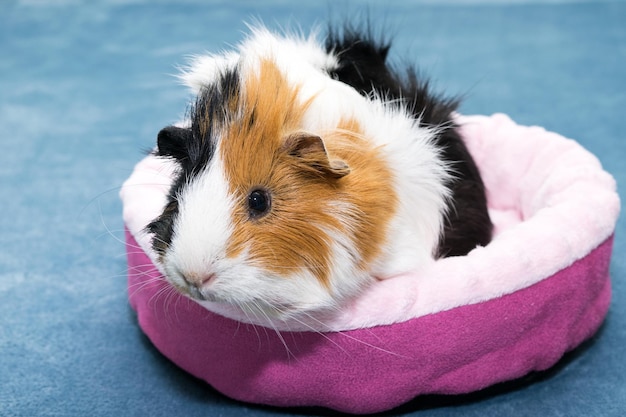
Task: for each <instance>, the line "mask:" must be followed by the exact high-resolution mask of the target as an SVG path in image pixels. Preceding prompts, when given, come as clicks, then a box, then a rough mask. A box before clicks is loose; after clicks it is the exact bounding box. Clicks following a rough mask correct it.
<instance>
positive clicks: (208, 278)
mask: <svg viewBox="0 0 626 417" xmlns="http://www.w3.org/2000/svg"><path fill="white" fill-rule="evenodd" d="M213 279H215V274H214V273H213V272H211V273H209V274H206V275H205V276H204V277H203V278H202V279H201V281H200V286H201V287H203V286H205V285H208V284H209V283H210V282H211V281H213Z"/></svg>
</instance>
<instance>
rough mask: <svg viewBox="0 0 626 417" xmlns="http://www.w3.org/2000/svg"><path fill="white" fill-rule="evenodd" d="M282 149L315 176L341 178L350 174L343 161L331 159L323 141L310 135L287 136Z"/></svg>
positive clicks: (294, 134) (301, 133) (304, 133)
mask: <svg viewBox="0 0 626 417" xmlns="http://www.w3.org/2000/svg"><path fill="white" fill-rule="evenodd" d="M283 149H284V150H285V151H286V152H288V153H289V155H290V156H292V157H294V158H297V160H298V164H299V165H300V166H302V167H303V169H305V170H307V171H310V172H312V173H315V174H323V175H328V176H330V177H332V178H336V179H338V178H342V177H344V176H346V175H348V174H349V173H350V167H349V166H348V164H346V163H345V162H344V161H342V160H339V159H331V158H330V157H329V155H328V151H327V150H326V146H325V145H324V140H323V139H322V138H321V137H319V136H317V135H314V134H312V133H308V132H296V133H292V134H290V135H288V136H287V137H286V138H285V141H284V142H283Z"/></svg>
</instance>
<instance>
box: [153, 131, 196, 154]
mask: <svg viewBox="0 0 626 417" xmlns="http://www.w3.org/2000/svg"><path fill="white" fill-rule="evenodd" d="M192 135H193V134H192V133H191V129H185V128H182V127H176V126H168V127H165V128H163V129H161V131H160V132H159V134H158V136H157V146H158V150H157V155H159V156H168V157H171V158H175V159H177V160H178V161H181V160H183V159H185V158H187V157H188V156H189V155H188V151H187V143H189V141H190V140H191V139H192Z"/></svg>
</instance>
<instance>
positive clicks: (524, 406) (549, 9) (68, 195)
mask: <svg viewBox="0 0 626 417" xmlns="http://www.w3.org/2000/svg"><path fill="white" fill-rule="evenodd" d="M84 3H85V4H81V2H79V1H71V0H65V1H62V0H59V1H53V0H48V1H44V0H30V1H19V2H18V1H3V2H2V3H1V4H0V53H1V57H0V128H1V131H2V133H1V136H0V145H1V151H0V196H1V197H0V198H1V200H0V207H1V208H2V216H0V248H1V250H0V415H1V416H111V415H114V416H127V415H129V416H146V415H151V416H177V415H185V416H235V415H236V416H268V415H275V414H277V415H283V416H291V415H294V416H296V415H303V414H307V415H317V414H323V411H322V410H279V409H274V408H267V407H259V406H254V405H249V404H242V403H238V402H235V401H232V400H229V399H227V398H225V397H223V396H221V395H220V394H218V393H216V392H215V391H214V390H212V389H211V388H209V387H207V386H206V385H204V384H203V383H201V382H199V381H197V380H195V379H193V378H192V377H190V376H188V375H187V374H185V373H184V372H182V371H180V370H179V369H178V368H176V367H175V366H174V365H173V364H171V363H170V362H169V361H167V360H166V359H164V358H163V357H162V356H161V355H160V354H159V353H158V352H157V351H156V350H155V349H154V348H153V347H152V346H151V344H150V343H149V341H147V339H146V338H145V337H144V336H143V335H142V333H141V332H140V330H139V329H138V326H137V323H136V319H135V316H134V314H133V313H132V311H131V309H130V308H129V306H128V303H127V293H126V276H125V262H126V261H125V252H124V245H123V242H122V239H123V229H122V228H123V225H122V220H121V204H120V202H119V200H118V197H117V192H118V188H119V185H120V184H121V183H122V182H123V181H124V179H125V178H126V177H127V176H128V175H129V174H130V172H131V169H132V167H133V165H134V164H135V163H136V162H137V161H138V160H139V159H140V158H141V157H142V156H143V152H144V150H145V149H149V148H151V147H152V146H153V143H154V141H155V137H156V133H157V132H158V130H159V129H160V128H161V127H163V126H165V125H167V124H169V123H172V122H174V121H176V120H177V119H179V117H180V116H181V115H182V114H183V113H184V111H185V109H186V103H187V99H188V96H187V91H186V90H185V89H184V88H183V87H181V86H180V85H178V84H177V81H176V80H175V79H174V77H172V74H175V73H176V71H177V70H176V66H177V65H179V64H183V63H185V61H186V59H187V57H188V56H189V55H190V54H198V53H202V52H204V51H207V50H208V51H216V50H219V49H221V48H224V47H227V46H228V44H229V43H230V44H232V43H234V42H237V41H238V40H240V39H241V36H242V35H241V32H242V31H243V30H245V25H244V22H245V21H248V22H249V21H251V20H252V19H253V18H258V19H261V20H263V21H264V22H266V23H267V24H268V25H270V26H273V27H277V26H292V27H293V26H294V24H295V26H298V25H299V26H301V27H302V28H303V29H304V30H305V31H308V28H310V27H311V25H313V24H316V23H322V24H323V23H324V22H326V21H327V20H328V17H329V16H330V15H333V16H335V17H336V16H349V15H352V14H354V12H357V11H361V10H364V9H365V6H366V5H367V4H368V3H365V2H357V1H349V2H345V1H344V2H334V3H332V5H329V4H327V3H323V2H308V3H303V2H286V1H280V0H276V1H267V2H253V1H241V2H237V1H200V0H197V1H184V2H176V1H158V2H157V1H155V2H151V1H148V0H143V1H142V0H135V1H132V0H117V1H111V2H103V1H98V2H84ZM381 3H382V2H381ZM381 3H374V2H372V3H369V15H370V16H371V17H372V19H373V20H374V21H378V20H380V21H381V22H382V23H384V25H383V26H384V27H386V28H388V29H389V30H390V31H391V32H392V33H393V35H394V37H395V46H394V49H393V54H394V56H396V57H398V56H403V57H407V56H408V57H410V58H411V59H410V60H411V61H412V62H415V63H417V64H418V65H419V66H420V68H422V69H423V70H424V72H425V73H427V74H430V75H431V76H432V77H433V79H434V80H435V81H436V82H435V84H436V85H437V86H438V87H439V88H440V89H442V90H445V91H448V92H450V93H455V94H456V93H460V94H463V95H464V96H465V101H464V104H463V106H462V111H463V112H464V113H467V114H475V113H482V114H491V113H494V112H504V113H508V114H509V115H510V116H511V117H512V118H513V119H514V120H516V121H517V122H518V123H521V124H536V125H542V126H545V127H546V128H547V129H549V130H553V131H556V132H558V133H561V134H563V135H565V136H568V137H571V138H574V139H576V140H578V141H579V142H580V143H582V144H583V145H584V146H585V147H586V148H588V149H589V150H591V151H592V152H593V153H595V154H596V155H597V156H598V157H599V158H600V160H601V161H602V163H603V165H604V167H605V169H606V170H608V171H609V172H610V173H612V174H613V175H614V176H615V177H616V179H617V181H618V185H619V191H620V195H621V197H622V199H624V196H625V195H626V194H625V188H624V187H625V186H626V164H625V162H624V161H626V123H624V111H625V110H624V109H626V25H625V24H624V22H625V21H626V3H624V2H591V1H590V2H580V1H576V2H568V1H561V2H541V1H530V2H524V1H518V2H513V3H510V4H509V3H505V2H489V1H487V2H474V1H456V2H439V3H436V2H429V1H393V0H388V1H386V2H384V6H383V5H382V4H381ZM616 236H617V237H616V240H615V248H614V257H613V261H612V264H611V271H612V277H613V290H614V293H613V294H614V295H613V303H612V306H611V310H610V313H609V316H608V318H607V321H606V323H605V325H604V327H603V328H602V330H601V331H600V333H599V334H598V336H597V337H596V338H594V340H592V341H591V342H589V343H586V344H585V345H584V346H583V347H582V348H581V349H578V350H577V351H575V352H574V353H572V354H569V355H567V356H566V358H565V360H563V361H562V362H561V363H560V364H559V365H558V366H557V367H556V368H555V369H553V370H551V371H549V372H547V373H545V374H542V375H539V376H537V377H535V378H531V379H528V380H523V381H517V382H515V383H512V384H506V385H504V386H501V387H496V388H493V389H489V390H487V391H486V392H484V393H478V394H474V395H468V396H461V397H428V398H422V399H418V400H416V401H414V402H413V403H411V404H409V405H407V406H405V407H402V408H401V409H399V410H396V411H394V412H393V413H391V415H397V416H399V415H420V416H440V415H441V416H443V415H445V416H490V415H498V416H502V415H516V416H537V415H549V416H590V415H599V416H600V415H601V416H622V415H625V414H626V356H625V354H624V346H626V284H625V278H626V260H625V258H624V250H625V249H626V247H625V244H626V240H625V238H626V225H625V223H624V220H623V219H621V220H620V221H619V223H618V227H617V235H616Z"/></svg>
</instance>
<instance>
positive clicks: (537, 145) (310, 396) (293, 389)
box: [121, 115, 620, 413]
mask: <svg viewBox="0 0 626 417" xmlns="http://www.w3.org/2000/svg"><path fill="white" fill-rule="evenodd" d="M458 122H459V123H460V125H461V131H462V134H463V136H464V137H465V138H466V142H467V145H468V147H469V149H470V152H471V153H472V154H473V155H474V157H475V159H476V162H477V164H478V165H479V167H480V169H481V172H482V175H483V179H484V182H485V186H486V188H487V192H488V201H489V208H490V214H491V217H492V220H493V222H494V224H495V227H496V229H495V236H494V239H493V241H492V242H491V243H490V244H489V245H487V246H486V247H480V248H476V249H475V250H473V251H472V252H470V253H469V254H468V255H467V256H463V257H452V258H446V259H442V260H439V261H437V262H435V263H434V265H433V266H432V268H430V269H429V270H427V271H424V272H422V273H420V274H419V275H418V274H412V273H407V274H405V275H401V276H397V277H394V278H391V279H388V280H385V281H380V282H377V283H376V284H375V285H373V286H372V287H371V288H369V290H368V291H367V292H366V293H365V294H363V295H362V296H360V297H359V298H358V299H357V300H355V301H354V303H352V304H351V305H346V306H345V308H343V309H342V311H341V312H339V313H338V314H336V315H334V316H333V317H325V318H319V319H320V320H321V319H323V320H324V324H321V322H319V321H316V318H312V319H311V320H309V322H306V323H303V322H300V323H276V325H275V326H274V328H270V327H262V326H259V325H258V324H251V323H250V322H249V321H248V320H249V318H247V317H245V316H243V317H240V316H239V315H238V314H237V312H235V311H231V310H228V309H226V308H224V307H222V306H220V305H211V304H210V303H208V304H203V305H200V304H198V303H196V302H194V301H191V300H189V299H187V298H184V297H182V296H179V295H178V294H177V293H175V292H174V290H173V289H171V288H169V285H168V284H167V282H166V281H165V280H164V279H163V277H162V275H161V273H160V272H159V270H158V269H157V268H156V267H155V263H154V259H155V256H154V254H153V253H152V251H151V248H150V237H149V236H148V235H146V234H145V233H144V232H143V229H144V227H145V226H146V224H147V223H148V222H149V221H150V220H152V219H153V218H154V217H156V216H157V215H158V214H159V212H160V210H161V208H162V207H163V204H164V202H165V196H166V193H167V191H168V188H169V184H170V181H171V172H172V167H171V166H169V165H168V164H169V162H167V161H164V160H160V159H157V158H155V157H152V156H148V157H146V158H145V159H144V160H143V161H141V162H140V163H139V164H138V165H137V167H136V168H135V171H134V172H133V174H132V175H131V177H130V178H129V179H128V180H127V182H126V183H125V184H124V186H123V188H122V191H121V196H122V199H123V203H124V221H125V224H126V227H127V233H126V239H127V252H128V265H129V277H128V288H129V298H130V304H131V306H132V307H133V308H134V309H135V310H136V312H137V315H138V319H139V325H140V326H141V328H142V330H143V331H144V332H145V334H146V335H147V336H148V337H149V338H150V340H151V341H152V342H153V343H154V345H155V346H156V347H157V348H158V349H159V350H160V351H161V352H162V353H163V354H164V355H165V356H167V357H168V358H170V359H171V360H172V361H173V362H175V363H176V364H177V365H179V366H180V367H181V368H183V369H185V370H186V371H188V372H189V373H191V374H193V375H195V376H196V377H198V378H201V379H203V380H205V381H206V382H208V383H209V384H210V385H212V386H213V387H215V388H216V389H217V390H219V391H221V392H222V393H224V394H226V395H227V396H229V397H232V398H235V399H238V400H243V401H248V402H253V403H261V404H269V405H276V406H323V407H328V408H332V409H336V410H341V411H346V412H352V413H371V412H377V411H381V410H386V409H391V408H393V407H395V406H398V405H400V404H402V403H404V402H406V401H408V400H410V399H412V398H414V397H416V396H419V395H424V394H460V393H468V392H471V391H475V390H480V389H482V388H485V387H487V386H489V385H492V384H495V383H498V382H503V381H507V380H511V379H515V378H519V377H522V376H524V375H525V374H527V373H529V372H531V371H540V370H544V369H547V368H549V367H551V366H552V365H554V364H555V363H556V362H557V361H558V360H559V359H560V358H561V357H562V355H563V354H564V353H565V352H567V351H569V350H571V349H573V348H575V347H576V346H578V345H579V344H580V343H581V342H583V341H584V340H585V339H587V338H589V337H591V336H592V335H593V334H594V332H595V331H596V330H597V329H598V327H599V326H600V325H601V323H602V321H603V319H604V317H605V315H606V313H607V310H608V307H609V303H610V297H611V287H610V279H609V262H610V256H611V248H612V244H613V232H614V228H615V223H616V221H617V217H618V214H619V206H620V202H619V198H618V196H617V193H616V191H615V183H614V180H613V178H612V177H611V176H610V175H609V174H608V173H606V172H605V171H603V170H602V168H601V165H600V163H599V162H598V160H597V159H596V158H595V157H594V156H593V155H591V154H590V153H589V152H587V151H586V150H584V149H583V148H581V147H580V146H579V145H578V144H577V143H576V142H574V141H572V140H568V139H565V138H563V137H562V136H559V135H557V134H555V133H550V132H547V131H545V130H544V129H542V128H539V127H525V126H520V125H517V124H515V123H514V122H513V121H511V120H510V119H509V118H508V117H507V116H504V115H494V116H492V117H485V116H466V117H459V118H458Z"/></svg>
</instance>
